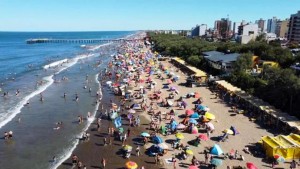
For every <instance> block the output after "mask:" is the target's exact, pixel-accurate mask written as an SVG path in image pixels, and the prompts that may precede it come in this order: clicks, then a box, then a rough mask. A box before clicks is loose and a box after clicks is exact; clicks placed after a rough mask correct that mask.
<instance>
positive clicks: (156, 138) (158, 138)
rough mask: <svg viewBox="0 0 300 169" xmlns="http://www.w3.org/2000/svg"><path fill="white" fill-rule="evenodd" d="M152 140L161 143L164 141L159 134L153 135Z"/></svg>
mask: <svg viewBox="0 0 300 169" xmlns="http://www.w3.org/2000/svg"><path fill="white" fill-rule="evenodd" d="M152 141H153V142H154V143H155V144H160V143H163V142H164V141H163V139H162V138H161V137H159V136H153V137H152Z"/></svg>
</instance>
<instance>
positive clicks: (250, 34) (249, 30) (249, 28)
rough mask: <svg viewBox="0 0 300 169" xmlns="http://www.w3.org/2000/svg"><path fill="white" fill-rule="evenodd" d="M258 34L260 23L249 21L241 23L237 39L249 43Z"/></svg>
mask: <svg viewBox="0 0 300 169" xmlns="http://www.w3.org/2000/svg"><path fill="white" fill-rule="evenodd" d="M257 35H258V25H257V24H253V23H248V24H245V25H240V26H239V27H238V37H237V41H238V42H240V43H241V44H247V43H248V42H250V41H251V40H255V38H256V37H257Z"/></svg>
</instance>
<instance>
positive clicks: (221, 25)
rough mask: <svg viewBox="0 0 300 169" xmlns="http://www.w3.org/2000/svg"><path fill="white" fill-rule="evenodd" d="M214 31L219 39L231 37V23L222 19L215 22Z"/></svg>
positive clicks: (227, 19) (226, 19)
mask: <svg viewBox="0 0 300 169" xmlns="http://www.w3.org/2000/svg"><path fill="white" fill-rule="evenodd" d="M215 30H216V32H217V37H218V38H221V39H228V38H230V35H231V21H230V20H229V18H222V19H221V20H217V21H215Z"/></svg>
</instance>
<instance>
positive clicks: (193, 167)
mask: <svg viewBox="0 0 300 169" xmlns="http://www.w3.org/2000/svg"><path fill="white" fill-rule="evenodd" d="M189 169H199V168H198V166H196V165H190V166H189Z"/></svg>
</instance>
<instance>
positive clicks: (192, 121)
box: [189, 119, 198, 124]
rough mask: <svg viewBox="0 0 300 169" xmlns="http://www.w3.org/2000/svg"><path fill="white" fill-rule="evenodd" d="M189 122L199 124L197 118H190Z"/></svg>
mask: <svg viewBox="0 0 300 169" xmlns="http://www.w3.org/2000/svg"><path fill="white" fill-rule="evenodd" d="M189 123H193V124H198V122H197V120H195V119H190V120H189Z"/></svg>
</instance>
